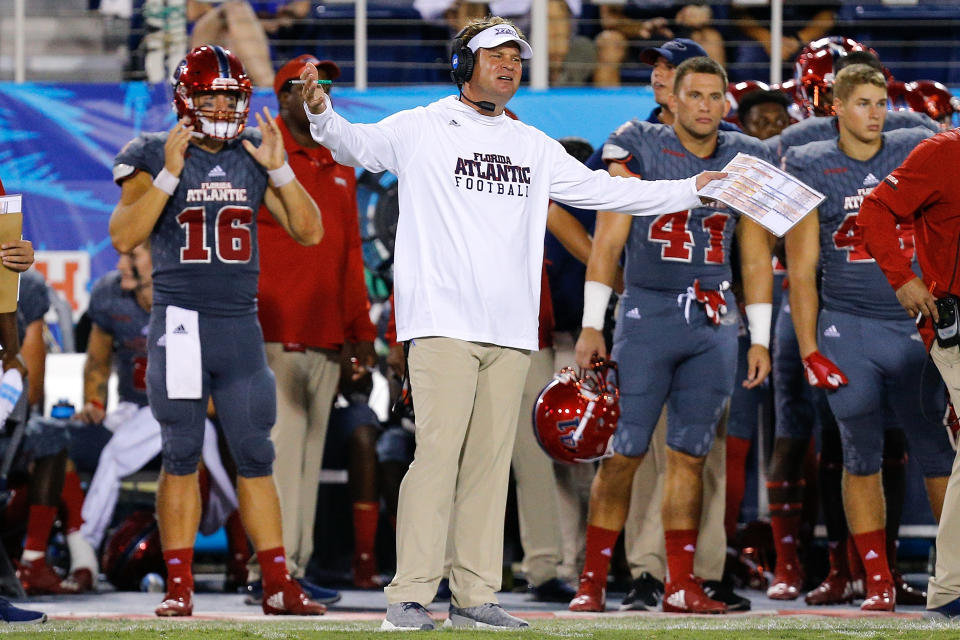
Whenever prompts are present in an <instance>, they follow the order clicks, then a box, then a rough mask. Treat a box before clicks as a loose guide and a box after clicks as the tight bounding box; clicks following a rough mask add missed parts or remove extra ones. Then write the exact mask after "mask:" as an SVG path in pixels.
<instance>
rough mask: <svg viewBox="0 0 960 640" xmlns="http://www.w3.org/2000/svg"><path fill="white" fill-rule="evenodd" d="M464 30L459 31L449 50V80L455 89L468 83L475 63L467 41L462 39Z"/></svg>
mask: <svg viewBox="0 0 960 640" xmlns="http://www.w3.org/2000/svg"><path fill="white" fill-rule="evenodd" d="M466 30H467V28H466V27H464V28H463V29H461V30H460V33H458V34H457V35H456V36H455V37H454V39H453V44H452V46H451V48H450V78H451V79H452V80H453V81H454V82H455V83H456V85H457V88H461V87H463V85H464V84H465V83H467V82H469V81H470V77H471V76H472V75H473V66H474V64H475V63H476V58H475V57H474V55H473V51H472V50H471V49H470V47H468V46H467V40H466V39H465V38H464V37H463V32H464V31H466Z"/></svg>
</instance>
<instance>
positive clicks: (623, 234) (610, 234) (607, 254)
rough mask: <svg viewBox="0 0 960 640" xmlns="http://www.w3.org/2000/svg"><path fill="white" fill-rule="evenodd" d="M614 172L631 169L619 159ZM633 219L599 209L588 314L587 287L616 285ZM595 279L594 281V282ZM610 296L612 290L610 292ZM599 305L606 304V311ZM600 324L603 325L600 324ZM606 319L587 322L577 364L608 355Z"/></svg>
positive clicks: (589, 276)
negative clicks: (588, 292) (604, 325)
mask: <svg viewBox="0 0 960 640" xmlns="http://www.w3.org/2000/svg"><path fill="white" fill-rule="evenodd" d="M610 175H613V176H629V175H630V174H629V172H628V171H627V169H626V168H625V167H624V166H623V165H622V164H619V163H614V164H611V165H610ZM632 223H633V216H630V215H627V214H624V213H616V212H614V211H598V212H597V228H596V230H595V231H594V238H593V246H592V248H591V249H590V259H589V260H588V261H587V275H586V280H587V282H586V284H585V288H584V293H585V299H584V310H585V312H586V313H585V315H586V314H588V313H590V311H589V310H587V304H588V303H587V300H586V298H587V297H592V296H588V295H587V290H588V289H589V288H590V287H592V286H596V285H597V284H599V285H600V286H601V288H602V287H609V288H611V289H612V288H613V285H614V284H615V278H616V273H617V266H618V264H619V262H620V255H621V254H622V253H623V247H624V245H626V244H627V237H628V236H629V235H630V225H631V224H632ZM591 283H593V284H592V285H591ZM606 297H607V299H609V294H608V295H607V296H606ZM599 306H603V309H602V311H601V310H600V309H599ZM595 313H603V314H604V315H605V314H606V305H605V304H603V303H602V301H601V302H600V304H599V305H598V307H597V309H596V312H595ZM597 325H599V328H598V326H597ZM602 329H603V320H602V316H601V317H600V320H599V322H594V323H593V326H584V327H583V329H582V330H581V331H580V337H579V338H578V339H577V346H576V356H577V365H578V366H580V367H589V366H590V362H591V361H592V360H593V359H594V358H606V357H607V345H606V342H605V341H604V339H603V330H602Z"/></svg>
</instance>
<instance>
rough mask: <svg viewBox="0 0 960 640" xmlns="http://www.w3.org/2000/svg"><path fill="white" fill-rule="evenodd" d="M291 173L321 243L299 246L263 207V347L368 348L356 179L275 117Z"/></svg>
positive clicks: (370, 335)
mask: <svg viewBox="0 0 960 640" xmlns="http://www.w3.org/2000/svg"><path fill="white" fill-rule="evenodd" d="M277 125H278V126H279V127H280V133H281V135H282V136H283V146H284V148H285V149H286V150H287V156H288V161H289V162H290V167H291V168H292V169H293V172H294V173H295V174H296V176H297V178H298V179H299V180H300V183H301V184H302V185H303V186H304V188H305V189H306V190H307V192H308V193H309V194H310V195H311V196H312V197H313V199H314V201H316V203H317V206H318V207H319V208H320V215H321V218H322V219H323V239H322V240H321V241H320V244H318V245H316V246H312V247H304V246H302V245H300V244H298V243H297V242H296V241H295V240H294V239H293V238H291V237H290V236H289V235H288V234H287V232H286V231H285V230H284V229H283V227H281V226H280V224H279V223H278V222H277V221H276V220H275V219H274V218H273V216H272V215H271V214H270V212H269V211H267V208H266V207H263V206H261V207H260V212H259V214H258V217H257V228H258V229H257V234H258V240H259V245H260V285H259V305H258V306H259V316H260V324H261V325H262V326H263V337H264V340H265V341H267V342H283V343H285V344H292V345H299V346H301V347H312V348H319V349H338V348H339V347H340V345H342V344H343V343H344V342H345V341H370V342H372V341H373V340H374V339H375V338H376V335H377V332H376V328H375V327H374V326H373V324H372V323H371V322H370V316H369V313H368V312H369V308H370V302H369V299H368V298H367V289H366V283H365V281H364V274H363V255H362V253H361V244H360V228H359V222H358V221H357V193H356V177H355V174H354V170H353V169H352V168H350V167H345V166H343V165H340V164H337V163H336V162H335V161H334V160H333V157H332V156H331V155H330V151H328V150H327V149H326V148H324V147H319V146H318V147H311V148H305V147H301V146H300V145H299V144H297V142H296V141H295V140H294V139H293V136H292V135H290V131H289V130H288V129H287V126H286V124H285V123H284V122H283V120H282V119H280V118H277Z"/></svg>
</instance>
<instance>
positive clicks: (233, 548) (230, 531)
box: [223, 509, 250, 562]
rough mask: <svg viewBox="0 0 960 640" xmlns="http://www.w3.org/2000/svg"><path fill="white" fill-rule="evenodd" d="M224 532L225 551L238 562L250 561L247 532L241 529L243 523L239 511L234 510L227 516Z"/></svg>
mask: <svg viewBox="0 0 960 640" xmlns="http://www.w3.org/2000/svg"><path fill="white" fill-rule="evenodd" d="M223 529H224V532H225V533H226V534H227V549H228V550H229V551H230V553H231V555H233V557H234V558H236V559H237V560H238V561H240V562H246V561H247V560H249V559H250V543H249V542H247V532H246V531H244V529H243V521H241V520H240V511H239V510H237V509H234V510H233V512H232V513H231V514H230V515H229V516H227V521H226V522H225V523H224V525H223Z"/></svg>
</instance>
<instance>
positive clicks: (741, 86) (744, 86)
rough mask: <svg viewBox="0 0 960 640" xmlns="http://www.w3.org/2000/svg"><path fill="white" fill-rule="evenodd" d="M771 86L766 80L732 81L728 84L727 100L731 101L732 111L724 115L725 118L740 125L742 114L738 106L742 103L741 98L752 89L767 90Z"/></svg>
mask: <svg viewBox="0 0 960 640" xmlns="http://www.w3.org/2000/svg"><path fill="white" fill-rule="evenodd" d="M769 89H770V87H769V86H768V85H767V84H766V83H765V82H760V81H759V80H744V81H743V82H731V83H730V84H728V85H727V100H728V101H729V102H730V111H728V112H727V115H726V116H724V118H723V119H724V120H726V121H727V122H732V123H733V124H735V125H737V126H738V127H739V126H740V116H739V114H738V113H737V107H738V106H739V105H740V98H742V97H743V96H745V95H747V94H748V93H750V92H751V91H758V90H763V91H767V90H769Z"/></svg>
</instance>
